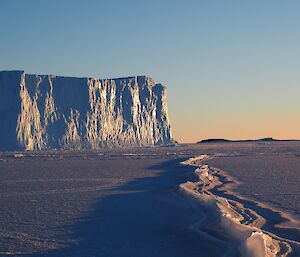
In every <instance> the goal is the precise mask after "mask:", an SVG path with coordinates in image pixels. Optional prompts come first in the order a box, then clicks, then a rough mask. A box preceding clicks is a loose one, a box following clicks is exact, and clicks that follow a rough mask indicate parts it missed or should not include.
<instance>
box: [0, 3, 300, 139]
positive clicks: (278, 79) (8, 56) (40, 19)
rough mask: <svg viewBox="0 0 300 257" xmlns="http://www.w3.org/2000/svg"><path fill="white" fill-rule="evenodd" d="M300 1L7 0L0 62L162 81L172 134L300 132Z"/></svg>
mask: <svg viewBox="0 0 300 257" xmlns="http://www.w3.org/2000/svg"><path fill="white" fill-rule="evenodd" d="M299 13H300V2H299V1H279V0H272V1H271V0H265V1H258V0H251V1H237V0H236V1H234V0H223V1H221V0H216V1H209V0H207V1H196V0H195V1H193V0H187V1H179V0H178V1H176V0H173V1H171V0H164V1H159V0H151V1H137V0H127V1H126V0H123V1H121V0H111V1H91V0H87V1H78V0H77V1H76V0H73V1H71V0H65V1H58V0H51V1H50V0H49V1H45V0H41V1H34V0H26V1H18V0H3V1H1V2H0V24H1V25H0V33H1V40H0V46H1V47H0V70H7V69H21V70H25V71H26V72H28V73H39V74H48V73H51V74H57V75H66V76H88V77H91V76H93V77H99V78H113V77H121V76H129V75H149V76H151V77H153V78H154V79H155V80H156V81H157V82H161V83H162V84H164V85H165V86H166V87H167V89H168V107H169V114H170V118H171V123H172V127H173V134H174V137H175V139H177V140H178V141H180V142H194V141H198V140H200V139H205V138H229V139H254V138H261V137H275V138H282V139H283V138H300V101H299V97H300V73H299V70H300V15H299Z"/></svg>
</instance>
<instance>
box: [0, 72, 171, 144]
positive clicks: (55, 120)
mask: <svg viewBox="0 0 300 257" xmlns="http://www.w3.org/2000/svg"><path fill="white" fill-rule="evenodd" d="M166 97H167V92H166V88H165V87H164V86H162V85H161V84H156V83H155V81H154V80H153V79H151V78H150V77H146V76H136V77H127V78H118V79H94V78H76V77H61V76H53V75H30V74H26V73H25V72H24V71H2V72H0V124H1V125H0V131H1V133H0V150H17V149H26V150H42V149H49V148H73V149H80V148H91V149H98V148H100V147H126V146H145V145H169V144H173V142H174V140H173V139H172V135H171V129H170V122H169V118H168V112H167V104H166Z"/></svg>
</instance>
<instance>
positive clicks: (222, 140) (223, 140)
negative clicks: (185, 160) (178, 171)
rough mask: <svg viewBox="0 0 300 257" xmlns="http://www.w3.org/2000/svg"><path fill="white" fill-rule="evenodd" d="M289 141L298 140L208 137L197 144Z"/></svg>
mask: <svg viewBox="0 0 300 257" xmlns="http://www.w3.org/2000/svg"><path fill="white" fill-rule="evenodd" d="M278 141H280V142H282V141H283V142H290V141H299V140H297V139H291V140H288V139H284V140H282V139H274V138H272V137H265V138H260V139H245V140H229V139H224V138H210V139H203V140H201V141H199V142H197V143H198V144H202V143H246V142H278Z"/></svg>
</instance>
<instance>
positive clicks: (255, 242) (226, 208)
mask: <svg viewBox="0 0 300 257" xmlns="http://www.w3.org/2000/svg"><path fill="white" fill-rule="evenodd" d="M209 158H210V157H209V156H208V155H199V156H196V157H193V158H190V159H188V160H186V161H184V162H182V164H184V165H190V166H194V167H196V170H195V173H196V174H197V176H198V179H199V181H198V182H190V181H188V182H186V183H183V184H181V185H180V188H181V189H183V190H184V191H185V192H187V193H189V194H191V195H193V196H194V197H196V198H197V199H199V200H200V201H201V202H202V203H204V204H205V205H206V206H208V207H209V208H211V209H212V210H213V212H214V213H215V215H216V218H215V219H216V220H215V221H214V222H215V223H214V224H216V225H215V226H216V227H215V228H212V229H215V230H216V231H218V232H219V233H223V234H224V235H227V236H229V237H231V238H233V239H234V240H237V241H238V242H239V247H238V249H239V252H240V255H241V256H243V257H279V256H280V257H285V256H287V255H288V254H289V253H290V252H291V247H290V245H289V244H288V243H287V242H284V241H280V240H277V239H274V238H272V236H270V235H269V234H267V233H265V231H263V230H261V229H260V228H258V227H255V226H254V224H255V223H256V220H255V219H260V218H261V217H260V216H257V217H256V218H253V217H250V221H248V222H247V223H243V221H244V220H245V219H246V218H247V219H249V217H245V215H247V214H246V213H247V212H248V213H250V212H251V213H252V214H253V212H252V210H246V211H245V209H243V208H244V207H243V206H242V205H240V206H239V208H236V207H235V208H234V207H233V206H232V205H231V204H230V203H229V202H228V200H227V199H226V198H224V197H219V196H217V195H214V194H213V193H212V192H211V191H210V189H211V188H214V187H215V186H216V185H219V184H220V183H221V182H220V181H219V180H218V178H216V177H215V176H214V174H213V172H212V171H211V170H210V168H209V166H208V165H203V164H202V163H201V161H203V160H206V159H209ZM200 229H201V228H200Z"/></svg>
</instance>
